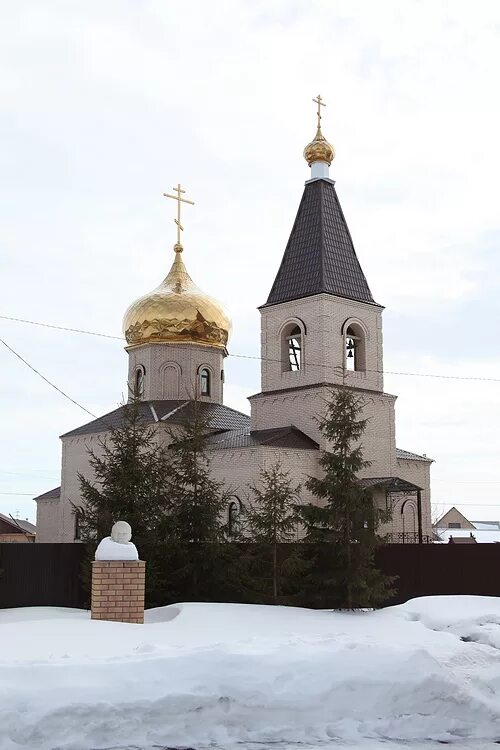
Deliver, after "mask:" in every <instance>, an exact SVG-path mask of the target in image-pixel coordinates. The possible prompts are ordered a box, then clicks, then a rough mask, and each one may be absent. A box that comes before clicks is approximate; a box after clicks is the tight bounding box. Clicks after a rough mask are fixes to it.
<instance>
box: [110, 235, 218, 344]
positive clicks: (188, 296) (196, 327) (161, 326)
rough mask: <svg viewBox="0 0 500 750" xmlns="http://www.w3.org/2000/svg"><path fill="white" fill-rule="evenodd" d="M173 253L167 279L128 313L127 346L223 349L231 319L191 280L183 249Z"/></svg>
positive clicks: (124, 328)
mask: <svg viewBox="0 0 500 750" xmlns="http://www.w3.org/2000/svg"><path fill="white" fill-rule="evenodd" d="M174 250H175V260H174V262H173V265H172V268H171V269H170V273H169V274H168V276H167V278H166V279H165V280H164V281H163V282H162V283H161V284H160V286H158V287H156V289H153V291H152V292H150V293H149V294H145V295H144V297H140V298H139V299H138V300H136V301H135V302H133V303H132V304H131V305H130V307H129V308H128V310H127V311H126V313H125V316H124V318H123V331H124V334H125V338H126V340H127V344H129V345H130V346H135V345H138V344H146V343H193V344H204V345H206V346H215V347H219V348H221V349H224V348H225V347H226V344H227V340H228V338H229V333H230V331H231V321H230V318H229V316H228V315H227V313H226V312H225V310H224V308H223V307H222V305H220V304H219V303H218V302H216V300H214V299H212V297H209V296H208V295H207V294H204V293H203V292H202V291H201V290H200V289H198V287H197V286H196V284H195V283H194V282H193V280H192V279H191V277H190V276H189V274H188V272H187V270H186V266H185V265H184V263H183V261H182V258H181V253H182V245H180V244H176V245H175V246H174Z"/></svg>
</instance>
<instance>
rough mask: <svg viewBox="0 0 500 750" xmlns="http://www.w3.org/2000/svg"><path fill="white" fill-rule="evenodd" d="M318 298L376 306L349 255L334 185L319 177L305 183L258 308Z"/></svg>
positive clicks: (350, 250)
mask: <svg viewBox="0 0 500 750" xmlns="http://www.w3.org/2000/svg"><path fill="white" fill-rule="evenodd" d="M322 293H326V294H334V295H335V296H338V297H345V298H347V299H353V300H357V301H359V302H367V303H369V304H372V305H376V304H377V303H376V302H375V300H374V299H373V297H372V293H371V291H370V288H369V286H368V282H367V280H366V278H365V275H364V273H363V271H362V269H361V265H360V263H359V260H358V258H357V255H356V251H355V250H354V245H353V242H352V239H351V235H350V233H349V229H348V227H347V223H346V220H345V218H344V214H343V212H342V208H341V206H340V203H339V199H338V197H337V192H336V190H335V183H334V182H333V180H330V179H324V178H321V179H314V180H310V181H308V182H306V186H305V188H304V193H303V195H302V200H301V201H300V205H299V210H298V212H297V216H296V218H295V223H294V225H293V228H292V233H291V234H290V238H289V240H288V244H287V246H286V249H285V254H284V255H283V260H282V261H281V265H280V268H279V271H278V274H277V276H276V278H275V280H274V284H273V286H272V289H271V292H270V294H269V297H268V300H267V302H266V305H264V307H265V306H267V305H276V304H278V303H280V302H287V301H290V300H294V299H300V298H302V297H309V296H311V295H313V294H322Z"/></svg>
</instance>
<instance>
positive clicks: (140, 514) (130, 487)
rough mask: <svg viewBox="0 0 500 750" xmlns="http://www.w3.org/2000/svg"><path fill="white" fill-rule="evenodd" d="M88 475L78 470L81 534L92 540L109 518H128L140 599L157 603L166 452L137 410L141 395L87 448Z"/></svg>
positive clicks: (163, 534) (163, 532)
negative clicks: (138, 562) (140, 574)
mask: <svg viewBox="0 0 500 750" xmlns="http://www.w3.org/2000/svg"><path fill="white" fill-rule="evenodd" d="M89 464H90V468H91V469H92V472H93V475H94V476H93V478H92V479H90V478H88V477H85V476H84V475H83V474H79V475H78V477H79V481H80V488H81V495H82V499H83V504H82V506H81V507H80V508H75V512H77V513H78V520H79V528H80V534H81V540H82V541H83V542H87V543H89V550H90V554H93V549H94V548H95V545H96V544H97V543H98V542H99V541H100V540H101V539H102V538H103V537H106V536H109V534H110V531H111V527H112V525H113V523H115V522H116V521H118V520H123V521H128V523H129V524H130V526H131V527H132V535H133V542H134V543H135V544H136V546H137V548H138V550H139V554H140V556H141V558H142V559H144V560H146V561H147V567H146V601H147V604H148V606H151V604H153V603H154V604H156V603H158V601H157V592H158V587H159V577H160V569H161V564H162V563H161V549H163V546H164V542H165V539H166V534H167V525H168V524H167V518H166V512H167V510H168V497H169V487H170V483H169V476H170V456H169V454H168V451H167V450H166V449H165V448H164V447H163V446H162V444H161V442H160V441H159V439H158V434H157V431H156V428H155V427H151V426H148V425H147V424H146V422H145V421H144V419H143V417H142V415H141V401H140V400H139V399H138V398H136V397H134V398H133V399H132V401H131V402H130V403H128V404H125V405H124V408H123V423H122V424H121V425H120V426H118V427H114V428H113V429H112V430H111V431H110V433H109V434H108V435H106V437H104V438H103V439H102V440H101V441H100V444H99V449H98V450H89Z"/></svg>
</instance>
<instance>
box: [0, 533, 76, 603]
mask: <svg viewBox="0 0 500 750" xmlns="http://www.w3.org/2000/svg"><path fill="white" fill-rule="evenodd" d="M84 554H85V548H84V547H83V545H80V544H0V608H7V607H43V606H47V607H83V606H85V603H86V601H87V595H86V594H85V591H84V588H83V584H82V578H81V572H82V560H83V557H84Z"/></svg>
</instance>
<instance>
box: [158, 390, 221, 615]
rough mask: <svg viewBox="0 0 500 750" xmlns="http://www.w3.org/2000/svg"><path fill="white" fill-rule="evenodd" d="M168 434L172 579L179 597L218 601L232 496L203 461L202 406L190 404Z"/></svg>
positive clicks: (206, 427)
mask: <svg viewBox="0 0 500 750" xmlns="http://www.w3.org/2000/svg"><path fill="white" fill-rule="evenodd" d="M185 409H186V411H185V417H184V419H183V421H182V422H181V423H180V424H179V425H178V426H177V428H176V429H174V428H172V429H171V430H170V438H171V443H170V446H169V449H168V450H169V453H170V454H171V455H170V474H169V484H168V513H167V515H168V522H167V524H168V528H167V541H168V546H169V564H170V566H171V568H170V578H171V581H172V585H173V588H174V590H176V591H178V592H179V594H182V596H183V598H185V599H191V600H193V599H194V600H200V599H201V600H206V599H210V598H213V597H216V598H220V597H221V596H222V595H223V593H222V592H223V590H224V585H225V583H224V576H225V567H226V565H225V562H224V561H227V558H228V555H229V549H224V547H225V546H226V545H224V542H225V541H226V531H227V522H226V511H227V506H228V502H229V498H230V491H229V490H228V489H226V488H225V487H224V485H223V483H222V482H218V481H216V480H214V479H213V478H212V476H211V473H210V467H209V461H208V456H207V436H208V435H209V433H210V428H209V424H208V421H207V418H206V417H205V416H204V414H203V411H202V408H201V405H200V403H199V402H198V401H196V400H193V401H191V402H190V403H189V404H188V405H187V406H186V407H185Z"/></svg>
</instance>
